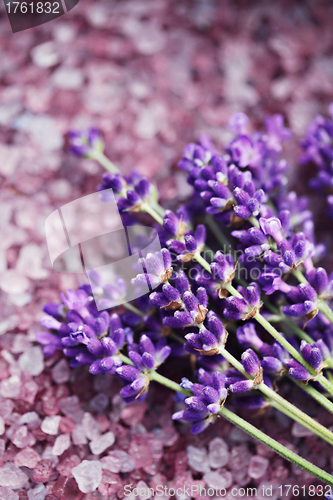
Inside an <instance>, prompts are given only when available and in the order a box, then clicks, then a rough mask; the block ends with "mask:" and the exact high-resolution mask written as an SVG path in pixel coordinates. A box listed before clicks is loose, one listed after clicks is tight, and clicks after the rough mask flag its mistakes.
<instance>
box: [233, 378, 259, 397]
mask: <svg viewBox="0 0 333 500" xmlns="http://www.w3.org/2000/svg"><path fill="white" fill-rule="evenodd" d="M252 388H253V380H239V381H238V382H235V383H234V384H231V385H229V389H230V390H231V392H234V393H236V394H237V393H241V392H247V391H251V389H252Z"/></svg>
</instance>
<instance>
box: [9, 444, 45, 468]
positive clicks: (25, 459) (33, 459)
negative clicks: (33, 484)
mask: <svg viewBox="0 0 333 500" xmlns="http://www.w3.org/2000/svg"><path fill="white" fill-rule="evenodd" d="M40 460H41V457H40V456H39V455H38V453H37V451H35V450H34V449H33V448H30V446H27V447H26V448H23V450H21V451H19V452H18V453H17V454H16V455H15V458H14V464H15V465H17V467H27V468H28V469H34V468H35V467H36V465H37V464H38V462H39V461H40Z"/></svg>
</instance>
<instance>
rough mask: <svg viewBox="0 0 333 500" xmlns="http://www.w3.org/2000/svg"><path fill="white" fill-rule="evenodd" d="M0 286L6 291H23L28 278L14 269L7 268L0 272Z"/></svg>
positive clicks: (26, 288) (27, 285)
mask: <svg viewBox="0 0 333 500" xmlns="http://www.w3.org/2000/svg"><path fill="white" fill-rule="evenodd" d="M0 287H1V290H3V291H4V292H6V293H14V294H16V293H24V292H26V291H27V290H28V288H29V280H28V279H27V278H26V277H25V276H22V274H20V273H18V272H17V271H15V269H7V271H5V272H4V273H2V274H1V280H0Z"/></svg>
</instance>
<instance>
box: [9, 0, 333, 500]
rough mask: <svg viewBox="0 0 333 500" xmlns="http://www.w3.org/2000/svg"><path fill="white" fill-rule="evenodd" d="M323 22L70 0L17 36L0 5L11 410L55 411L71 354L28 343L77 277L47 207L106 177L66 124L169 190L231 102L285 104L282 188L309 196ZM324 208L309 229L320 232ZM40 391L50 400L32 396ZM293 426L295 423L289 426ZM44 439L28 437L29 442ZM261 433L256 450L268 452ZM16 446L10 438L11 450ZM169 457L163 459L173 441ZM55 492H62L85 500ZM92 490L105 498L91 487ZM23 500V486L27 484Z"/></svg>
mask: <svg viewBox="0 0 333 500" xmlns="http://www.w3.org/2000/svg"><path fill="white" fill-rule="evenodd" d="M0 1H1V0H0ZM332 26H333V3H332V2H331V1H329V0H327V1H324V0H323V1H320V0H300V1H296V0H293V1H284V0H281V1H277V2H272V1H270V0H267V1H264V0H260V1H258V0H257V1H256V0H251V1H250V0H248V1H246V0H238V1H235V0H227V1H218V0H215V1H213V0H202V1H194V0H192V1H190V0H188V1H187V0H181V1H180V0H131V1H127V0H121V1H114V0H93V1H90V0H80V2H79V4H78V6H76V7H75V8H74V9H73V10H72V11H71V12H69V13H68V14H66V15H64V16H62V17H60V18H58V19H56V20H54V21H51V22H49V23H46V24H44V25H42V26H39V27H37V28H33V29H29V30H26V31H22V32H19V33H15V34H13V33H12V31H11V28H10V24H9V21H8V18H7V15H6V12H5V6H4V2H1V3H0V302H1V316H0V348H1V349H2V355H3V357H2V358H1V359H0V398H1V397H2V398H8V399H7V401H8V400H9V399H10V398H13V400H14V401H15V405H16V406H15V411H17V412H18V413H20V414H21V413H24V412H26V411H29V409H31V408H32V407H34V408H35V409H36V411H37V412H38V413H39V414H40V415H45V414H46V415H55V414H56V413H57V412H58V413H59V408H58V407H57V398H58V399H59V398H61V397H62V396H61V394H62V393H61V390H63V391H65V389H64V387H65V385H66V382H68V380H69V378H70V372H69V368H68V366H67V371H66V370H63V367H61V370H60V369H59V370H60V371H59V370H58V372H57V373H55V374H54V373H53V371H54V369H53V368H52V374H51V375H50V374H49V372H50V369H51V368H50V367H51V366H52V363H55V359H53V360H51V361H50V360H44V358H43V356H42V352H41V349H40V347H38V346H33V341H34V338H35V333H36V331H38V330H39V329H40V326H39V323H38V320H39V318H40V317H41V315H43V313H42V307H43V305H44V304H45V303H46V302H49V301H55V302H58V301H59V292H60V291H65V290H66V289H67V288H70V287H73V288H75V287H76V286H77V283H76V279H75V276H74V277H73V276H72V275H65V274H61V273H56V272H52V270H51V265H50V261H49V256H48V252H47V248H46V241H45V234H44V224H45V220H46V218H47V217H48V215H50V214H51V213H52V212H53V211H54V210H55V209H56V208H58V207H60V206H62V205H64V204H65V203H67V202H69V201H72V200H75V199H76V198H79V197H80V196H82V195H83V194H88V193H89V194H90V193H93V192H94V191H95V189H96V185H97V184H98V182H99V180H100V176H101V174H102V169H101V168H100V167H98V166H97V165H96V164H95V163H94V162H92V161H89V160H82V159H78V158H75V157H70V156H69V155H68V154H67V153H66V152H65V138H64V137H65V134H66V132H67V131H68V130H69V129H72V128H78V129H81V128H87V127H90V126H94V127H98V128H100V129H101V130H102V132H103V134H104V137H105V142H106V149H107V154H108V155H109V157H110V158H111V159H112V160H113V161H114V162H115V163H116V164H117V165H118V166H119V168H120V169H121V170H123V171H129V170H130V169H131V168H136V169H137V170H139V171H140V172H142V173H144V174H146V175H147V176H149V177H152V178H154V180H155V181H156V183H157V184H158V186H159V188H160V192H161V196H162V199H164V200H165V201H167V200H170V199H174V198H175V197H178V198H186V196H188V194H189V187H188V185H187V184H186V182H185V176H184V173H182V172H179V171H177V169H176V166H177V161H178V160H179V158H180V156H181V153H182V150H183V148H184V146H185V145H186V144H187V142H189V141H195V140H196V139H198V137H199V136H200V134H201V133H207V134H209V135H210V136H211V137H212V138H213V140H214V142H215V143H216V145H219V144H221V143H223V142H225V141H227V140H229V138H230V135H229V132H228V130H227V128H226V126H225V125H226V123H227V120H228V118H229V116H230V114H231V113H232V112H234V111H244V112H245V113H247V114H248V115H249V117H250V123H251V127H252V129H255V128H258V127H259V128H261V127H262V125H263V120H264V118H265V116H266V115H267V114H272V113H276V112H278V113H282V114H283V115H284V117H285V120H286V124H287V125H288V126H290V128H291V129H292V131H293V134H294V136H293V139H292V140H291V141H289V143H288V144H287V145H286V151H285V155H286V157H287V159H288V160H289V161H290V164H291V165H292V168H291V169H290V172H289V177H290V181H291V187H292V188H294V189H296V190H297V192H298V193H299V194H304V193H306V192H308V188H307V182H308V179H309V178H311V177H314V176H315V172H313V171H311V167H309V166H307V167H302V170H300V167H298V166H297V162H298V157H299V155H300V149H299V146H298V141H299V139H300V137H301V136H302V134H304V132H305V129H306V126H307V124H308V123H309V121H310V120H312V119H313V118H314V117H315V115H316V114H318V113H324V114H326V113H327V108H328V105H329V103H330V102H331V101H332V100H333V85H332V82H333V30H332ZM311 200H312V207H313V208H316V207H317V206H319V207H320V202H319V201H320V200H318V195H313V196H312V198H311ZM322 214H323V212H319V216H318V219H319V222H320V224H319V226H318V227H319V230H320V227H321V232H320V231H319V239H322V240H325V241H330V238H331V236H330V233H331V232H332V231H330V230H329V226H327V222H326V219H324V218H323V216H322ZM59 363H60V362H59ZM31 364H32V365H33V367H32V370H31ZM65 365H66V362H65ZM55 366H58V365H55ZM29 370H30V372H29ZM43 370H44V372H43ZM47 370H48V371H47ZM60 372H61V373H60ZM64 373H65V375H64ZM19 377H21V378H19ZM48 377H49V378H48ZM50 377H52V381H53V382H54V384H61V385H57V390H58V388H60V389H59V391H58V392H59V394H58V393H57V394H58V395H54V393H53V392H54V391H55V385H54V384H53V386H52V387H49V385H48V384H50V385H51V384H52V382H51V378H50ZM89 380H90V379H89ZM96 380H97V379H96ZM79 382H80V381H79ZM86 383H87V384H88V383H89V384H92V382H91V380H90V381H89V382H88V379H87V381H86ZM86 383H84V384H82V383H78V384H77V387H74V389H75V390H74V393H75V391H77V393H78V394H79V395H80V398H82V400H83V401H84V404H85V405H86V406H85V408H90V410H89V411H100V410H101V408H102V410H101V411H102V413H103V411H105V408H106V407H102V406H103V405H102V406H101V405H100V406H98V405H97V403H96V402H94V401H95V400H94V399H93V398H92V396H93V395H94V394H96V393H98V394H99V391H102V390H103V391H105V393H106V394H108V396H107V402H106V405H108V404H109V399H108V398H109V397H110V398H111V397H114V398H117V397H118V396H114V394H112V391H111V389H112V387H111V386H110V387H108V388H106V385H107V383H108V379H104V382H103V383H102V382H101V381H99V379H98V381H97V382H94V384H95V386H94V387H91V388H90V389H89V391H90V392H89V391H87V385H86ZM98 384H100V385H98ZM103 384H104V385H103ZM41 390H43V391H44V390H45V391H46V392H45V393H44V392H43V396H42V398H44V399H42V400H40V401H38V403H36V404H35V403H34V401H35V397H36V394H38V396H37V399H38V398H41V396H40V394H41ZM66 390H68V394H70V392H69V389H66ZM71 390H72V388H71ZM38 391H39V392H38ZM48 391H49V392H48ZM52 391H53V392H52ZM80 391H81V393H80ZM107 391H109V392H107ZM45 394H46V395H45ZM66 394H67V393H66ZM98 394H97V396H98ZM163 394H164V393H162V396H163ZM97 396H96V397H97ZM74 397H77V396H74ZM89 398H92V399H91V401H90V399H89ZM37 399H36V401H37ZM41 401H42V403H41ZM170 403H171V404H172V401H171V400H170ZM34 404H35V406H33V405H34ZM53 404H54V407H52V405H53ZM72 404H73V403H69V406H71V405H72ZM112 404H113V405H114V406H115V405H116V403H115V402H114V401H113V400H112ZM117 404H120V403H119V401H118V403H117ZM38 405H39V406H38ZM43 405H44V406H43ZM89 405H90V406H89ZM94 405H95V406H94ZM9 406H10V405H9ZM13 407H14V405H13ZM41 408H42V410H41ZM45 408H47V409H46V410H45ZM50 408H51V409H50ZM96 408H97V410H96ZM119 408H120V409H122V407H119ZM119 408H118V410H119V415H118V416H117V418H118V420H119V418H120V409H119ZM12 409H13V408H12ZM118 410H117V411H118ZM47 411H48V412H49V413H47ZM62 411H63V412H64V410H62ZM80 411H81V410H80ZM127 411H129V412H131V411H132V410H131V409H129V410H127ZM144 411H145V407H144V408H143V410H142V412H141V414H140V415H141V416H140V418H143V414H144ZM52 412H53V413H52ZM134 413H137V410H136V409H135V408H134ZM66 415H67V414H66ZM152 415H154V414H152ZM161 415H162V414H161ZM161 415H158V416H157V415H156V420H157V418H160V417H161V419H162V417H163V415H162V416H161ZM167 416H168V415H167ZM37 417H38V415H37ZM132 417H133V415H132V414H131V419H132ZM10 418H11V417H8V419H9V420H10ZM61 418H63V417H61ZM91 418H92V417H91ZM168 418H169V417H168ZM276 418H277V417H276ZM122 419H123V422H125V423H126V422H127V421H126V419H125V417H124V415H123V417H122ZM131 419H129V418H128V422H129V423H131V422H132V420H131ZM102 420H103V419H102ZM138 421H140V419H139V420H138ZM165 421H166V417H165ZM114 422H117V420H114ZM128 422H127V423H128ZM270 422H271V420H269V421H267V420H265V421H264V420H263V424H262V426H263V427H264V426H265V425H267V427H269V432H271V431H272V432H273V433H274V432H275V433H276V437H277V438H280V437H281V436H282V437H283V436H284V434H283V433H285V434H286V436H287V438H288V436H289V430H288V426H290V422H289V423H288V421H283V419H282V420H281V419H280V421H279V422H278V425H277V426H276V428H275V427H274V426H273V429H272V426H271V425H269V423H270ZM102 424H103V422H102V423H101V425H102ZM329 424H331V422H330V423H329ZM89 425H90V423H89ZM115 425H116V424H115ZM163 425H164V424H163V423H161V426H163ZM165 425H166V424H165ZM168 425H169V424H168ZM119 427H120V426H119ZM281 429H282V431H281ZM0 430H1V426H0ZM118 430H119V429H118ZM3 432H4V428H3ZM64 432H67V431H64ZM117 432H118V431H117ZM119 432H120V431H119ZM172 432H174V431H172ZM214 432H215V431H214ZM216 432H217V433H219V435H223V432H224V433H225V434H226V435H227V434H230V435H231V439H234V438H235V439H234V442H235V443H238V442H240V443H242V439H243V440H244V437H242V435H239V434H237V432H235V429H234V431H233V433H234V434H232V433H231V428H230V427H228V426H226V425H225V424H224V423H221V425H220V427H218V428H217V431H216ZM299 432H300V430H299V429H298V428H296V430H295V432H294V434H293V436H294V437H296V438H298V437H300V436H301V434H299ZM279 433H280V434H279ZM297 433H298V434H297ZM0 434H2V432H0ZM172 436H173V435H172ZM233 436H234V437H233ZM303 436H305V434H304V435H303ZM44 437H45V436H44ZM44 437H43V435H41V436H37V437H36V439H37V445H36V449H37V448H38V446H39V444H38V440H43V439H44ZM189 439H192V440H194V439H195V438H193V437H190V438H189ZM207 439H208V438H207ZM283 439H284V438H283ZM0 441H1V440H0ZM171 441H172V439H170V442H171ZM308 441H309V442H310V440H308ZM193 442H194V441H193ZM207 442H208V441H207ZM197 444H198V446H199V445H200V446H201V444H200V443H199V442H197ZM168 446H169V445H168ZM179 446H182V447H183V448H184V446H185V445H184V443H180V445H179ZM253 446H254V445H253ZM259 446H260V445H257V449H256V450H257V453H262V454H264V453H266V452H265V450H264V451H263V450H262V449H261V451H260V449H259ZM291 446H292V445H291ZM38 450H39V448H38ZM258 450H259V451H258ZM2 451H4V449H3V450H2ZM16 452H17V449H16V448H15V446H14V445H12V444H10V446H9V452H8V453H7V452H6V453H7V455H6V460H9V461H10V460H13V457H14V456H15V453H16ZM237 453H238V455H237V457H238V456H239V457H240V458H239V460H241V459H242V466H240V463H241V462H239V463H238V462H236V459H235V460H234V466H235V471H237V470H239V471H242V473H243V472H244V474H245V476H246V474H247V472H246V470H247V465H248V462H249V460H250V459H249V455H247V454H246V453H245V452H244V450H243V449H242V448H241V447H240V449H239V450H238V451H237ZM311 453H312V455H311V459H312V461H313V462H314V463H317V464H318V465H319V466H323V465H322V463H321V461H323V460H324V461H325V460H326V458H325V457H324V458H323V457H322V451H321V448H318V447H317V448H315V444H314V445H313V450H312V452H311ZM267 456H268V458H269V459H270V464H271V466H272V467H273V465H272V464H273V463H274V464H275V465H276V468H275V469H274V470H275V472H276V480H277V481H282V480H284V479H285V478H287V477H288V470H287V469H286V468H285V467H284V466H283V462H281V461H280V462H279V460H280V459H278V458H277V459H276V460H275V462H274V460H273V459H271V457H272V455H267ZM170 457H171V458H170ZM170 457H169V458H170V463H171V461H172V460H173V458H172V457H173V455H172V453H171V452H170ZM0 458H1V447H0ZM171 459H172V460H171ZM182 460H184V458H182ZM167 463H169V462H167ZM179 463H181V459H179ZM68 467H69V466H68ZM179 467H180V466H179ZM274 467H275V466H274ZM279 467H280V470H279V469H278V468H279ZM281 467H282V469H283V470H282V469H281ZM332 467H333V462H332ZM332 467H331V468H332ZM243 469H244V470H243ZM184 470H186V464H185V469H184ZM275 472H274V473H275ZM235 473H236V472H235ZM61 474H62V472H61ZM69 474H70V472H69ZM283 474H285V476H283ZM297 474H301V473H300V472H297V471H295V470H293V471H292V475H295V476H297ZM61 477H62V476H60V478H61ZM265 477H266V476H265ZM304 477H305V476H304ZM304 477H303V476H300V475H299V476H297V477H296V483H297V484H303V482H304V481H303V479H304ZM272 478H273V476H270V480H273V479H272ZM245 479H246V478H245ZM248 479H249V478H247V479H246V480H248ZM289 480H290V479H289ZM304 480H305V479H304ZM66 481H67V479H66ZM71 481H73V480H71ZM240 481H243V479H242V478H241V479H240ZM59 484H60V483H59ZM61 484H62V483H61ZM244 484H246V481H245V482H244ZM60 486H61V485H60ZM60 486H59V488H60ZM61 488H62V486H61ZM73 488H74V486H73ZM59 491H60V490H59ZM61 491H65V490H61ZM66 491H67V490H66ZM73 491H74V490H73ZM75 491H76V490H75ZM24 494H25V492H24ZM61 495H62V493H61V494H60V493H59V496H58V497H57V498H61V499H62V498H64V499H66V500H68V499H69V498H71V499H72V498H75V499H76V498H79V497H77V496H75V495H76V493H75V495H74V493H73V495H74V496H70V495H69V493H68V492H67V493H64V495H65V496H61ZM15 498H16V497H15ZM30 498H35V497H29V499H30ZM36 498H37V497H36ZM38 498H40V497H38ZM53 498H54V497H53ZM80 498H81V497H80ZM85 498H88V497H85ZM95 498H100V497H97V496H96V497H95V496H91V497H89V500H91V499H95ZM21 499H24V500H26V499H27V497H26V496H24V495H23V493H22V495H21V496H20V500H21Z"/></svg>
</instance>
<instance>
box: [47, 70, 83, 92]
mask: <svg viewBox="0 0 333 500" xmlns="http://www.w3.org/2000/svg"><path fill="white" fill-rule="evenodd" d="M83 78H84V77H83V73H82V70H81V69H79V68H73V67H71V66H60V68H58V69H57V70H56V71H55V72H54V73H53V75H52V78H51V80H52V82H53V85H55V86H56V87H58V88H59V89H66V90H76V89H78V88H80V87H81V86H82V84H83Z"/></svg>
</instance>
